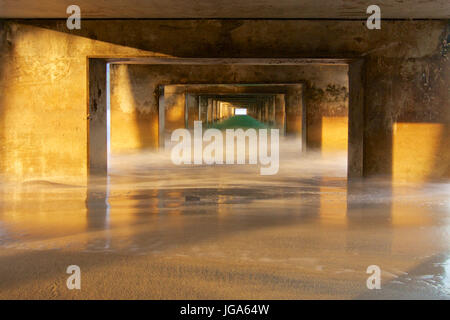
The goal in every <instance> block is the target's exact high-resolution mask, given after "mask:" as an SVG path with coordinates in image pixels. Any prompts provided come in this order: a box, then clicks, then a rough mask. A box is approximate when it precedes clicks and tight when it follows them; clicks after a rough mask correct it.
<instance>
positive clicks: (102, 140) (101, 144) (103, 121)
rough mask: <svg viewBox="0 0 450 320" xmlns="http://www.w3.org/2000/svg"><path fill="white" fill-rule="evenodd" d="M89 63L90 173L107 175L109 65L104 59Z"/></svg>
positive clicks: (92, 60) (93, 60) (91, 60)
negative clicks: (107, 73)
mask: <svg viewBox="0 0 450 320" xmlns="http://www.w3.org/2000/svg"><path fill="white" fill-rule="evenodd" d="M88 64H89V65H88V81H89V85H88V130H89V131H88V174H89V175H100V176H102V175H104V176H106V174H107V171H108V147H107V144H108V137H107V126H108V124H107V107H108V106H107V75H106V71H107V70H106V68H107V65H106V61H105V60H102V59H89V63H88Z"/></svg>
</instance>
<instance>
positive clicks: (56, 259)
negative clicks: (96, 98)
mask: <svg viewBox="0 0 450 320" xmlns="http://www.w3.org/2000/svg"><path fill="white" fill-rule="evenodd" d="M286 150H290V151H286ZM286 150H285V151H283V153H282V154H281V159H280V171H279V173H278V175H275V176H260V175H259V169H258V167H257V166H199V167H187V166H185V167H177V166H174V165H172V164H171V163H170V161H169V160H168V157H167V155H166V154H155V153H151V152H148V153H141V154H130V155H121V156H114V157H113V158H112V161H111V174H110V177H109V180H108V181H101V180H95V181H94V180H93V181H91V184H90V185H89V187H83V186H70V185H61V184H54V183H52V182H51V179H48V180H43V181H32V182H27V183H24V184H20V185H11V184H3V186H2V189H1V192H0V197H1V198H0V200H1V201H0V298H1V299H121V298H124V299H379V298H387V299H392V298H401V299H405V298H409V299H442V298H445V299H448V298H450V241H449V240H450V184H445V183H434V184H402V183H391V182H386V181H365V182H359V183H353V184H351V185H347V181H346V179H345V176H346V172H345V170H346V169H345V168H346V162H345V155H342V154H328V155H314V154H310V155H300V153H299V152H297V151H292V150H294V149H293V148H292V147H289V148H286ZM69 265H78V266H80V268H81V290H68V289H67V287H66V280H67V277H68V276H69V275H68V274H66V268H67V266H69ZM369 265H378V266H379V267H380V268H381V270H382V282H381V290H368V289H367V287H366V280H367V277H368V276H369V275H368V274H366V269H367V267H368V266H369Z"/></svg>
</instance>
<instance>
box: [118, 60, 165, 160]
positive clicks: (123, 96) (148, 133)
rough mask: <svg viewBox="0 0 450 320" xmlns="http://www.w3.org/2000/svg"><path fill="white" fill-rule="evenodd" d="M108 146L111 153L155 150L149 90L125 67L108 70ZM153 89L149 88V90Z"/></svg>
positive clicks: (155, 125)
mask: <svg viewBox="0 0 450 320" xmlns="http://www.w3.org/2000/svg"><path fill="white" fill-rule="evenodd" d="M110 70H111V71H110V79H111V81H110V90H111V98H110V101H111V102H110V110H111V111H110V112H111V124H110V128H111V129H110V130H111V131H110V132H111V134H110V146H111V152H112V153H120V152H130V151H135V150H143V149H155V148H157V147H158V108H157V107H155V105H154V103H152V102H153V101H154V99H155V97H154V92H153V90H149V87H148V86H146V84H145V83H143V84H140V85H137V83H139V79H136V78H132V77H130V75H129V74H128V69H127V68H126V66H125V65H113V66H111V67H110ZM152 89H153V88H152Z"/></svg>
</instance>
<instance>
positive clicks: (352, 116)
mask: <svg viewBox="0 0 450 320" xmlns="http://www.w3.org/2000/svg"><path fill="white" fill-rule="evenodd" d="M363 67H364V61H363V60H358V61H355V62H353V63H351V64H350V65H349V72H348V82H349V105H348V160H347V176H348V178H349V179H351V178H360V177H362V176H363V174H364V168H363V163H364V149H363V148H364V85H365V82H364V81H365V79H364V74H363Z"/></svg>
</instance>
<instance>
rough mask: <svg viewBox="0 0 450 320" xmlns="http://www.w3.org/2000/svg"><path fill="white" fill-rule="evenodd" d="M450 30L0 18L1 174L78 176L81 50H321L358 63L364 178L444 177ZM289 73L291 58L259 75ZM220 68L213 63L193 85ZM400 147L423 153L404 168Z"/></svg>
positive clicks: (224, 53) (430, 24)
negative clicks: (73, 23)
mask: <svg viewBox="0 0 450 320" xmlns="http://www.w3.org/2000/svg"><path fill="white" fill-rule="evenodd" d="M281 35H282V36H281ZM448 36H449V28H448V21H444V20H443V21H438V20H434V21H383V22H382V28H381V30H368V29H367V28H366V27H365V23H364V22H361V21H302V20H292V21H278V20H274V21H267V20H266V21H257V20H247V21H246V20H200V21H193V20H189V21H183V20H174V21H168V20H145V21H126V20H120V21H114V20H106V21H95V20H89V21H82V27H81V30H73V31H70V30H68V29H67V28H66V25H65V21H64V20H48V21H46V20H36V21H32V20H27V21H5V20H4V21H0V88H1V94H0V172H1V174H2V175H3V176H5V177H6V178H8V179H14V180H27V179H52V180H58V181H62V182H69V181H71V182H74V183H75V182H77V183H84V182H85V180H86V175H87V168H86V166H87V164H86V163H87V110H86V101H87V97H86V87H87V83H86V78H87V77H86V61H87V57H88V56H97V57H102V56H108V57H111V56H136V55H145V56H151V55H167V56H178V57H254V58H268V57H275V58H280V57H284V58H289V57H317V56H319V55H320V56H321V57H348V56H355V57H362V58H364V60H365V65H364V70H363V76H364V84H365V88H364V93H363V94H364V98H365V110H364V126H365V130H364V139H363V140H364V151H363V158H364V161H363V162H364V166H363V174H364V176H378V175H384V176H388V177H391V176H393V175H394V176H404V177H405V178H406V179H415V178H417V174H418V173H420V176H425V178H426V179H429V178H447V179H448V178H449V177H450V170H449V163H450V154H449V153H450V151H449V148H448V140H449V138H450V129H449V125H450V115H449V113H450V111H449V110H450V108H449V99H448V98H449V97H448V87H449V75H450V70H449V69H450V66H449V59H448V49H449V47H448V43H447V41H446V40H447V39H448ZM195 68H197V67H195ZM228 72H229V73H228V74H227V76H228V77H230V78H233V77H234V75H235V74H236V73H237V72H238V71H237V70H236V69H235V67H234V66H230V67H229V69H228ZM289 72H293V71H292V68H291V67H290V66H287V67H286V70H285V71H278V72H276V73H275V72H273V73H272V74H271V76H270V78H268V79H267V81H269V82H274V81H277V80H280V79H282V78H283V77H284V76H285V74H289ZM183 75H184V76H183ZM208 75H209V76H208ZM267 75H269V74H267ZM191 76H192V75H191V74H190V73H188V72H185V73H182V74H180V77H184V78H186V79H187V78H191ZM216 76H217V73H216V72H215V71H214V69H211V70H210V71H209V72H208V73H207V74H203V75H202V77H204V78H203V80H200V81H204V79H208V82H211V81H210V79H211V78H212V77H216ZM198 77H200V76H198ZM261 77H264V76H262V75H261V74H254V77H253V78H258V79H259V80H261ZM130 78H133V77H130ZM249 78H251V77H249ZM299 78H301V76H299ZM186 81H187V80H186ZM322 89H323V88H322ZM395 123H414V124H417V123H427V124H430V125H431V124H435V125H437V126H440V127H441V129H439V130H438V131H439V132H437V131H436V133H435V134H428V132H423V133H422V135H423V136H422V137H421V139H423V140H424V143H420V144H416V140H417V139H416V138H417V133H415V131H414V130H413V131H411V130H409V129H405V130H404V129H400V128H397V131H396V130H394V124H395ZM433 132H434V131H433ZM425 145H427V146H428V145H432V146H435V147H433V148H429V147H426V148H425V147H421V146H425ZM400 149H403V150H411V149H416V150H415V152H418V153H419V152H420V153H423V154H427V159H429V160H423V161H421V162H419V163H421V164H417V166H416V167H415V168H414V169H412V168H411V166H409V161H410V160H408V159H409V158H408V157H406V156H399V155H401V154H403V152H398V151H396V150H400ZM419 149H420V150H419ZM404 154H406V153H404Z"/></svg>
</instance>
